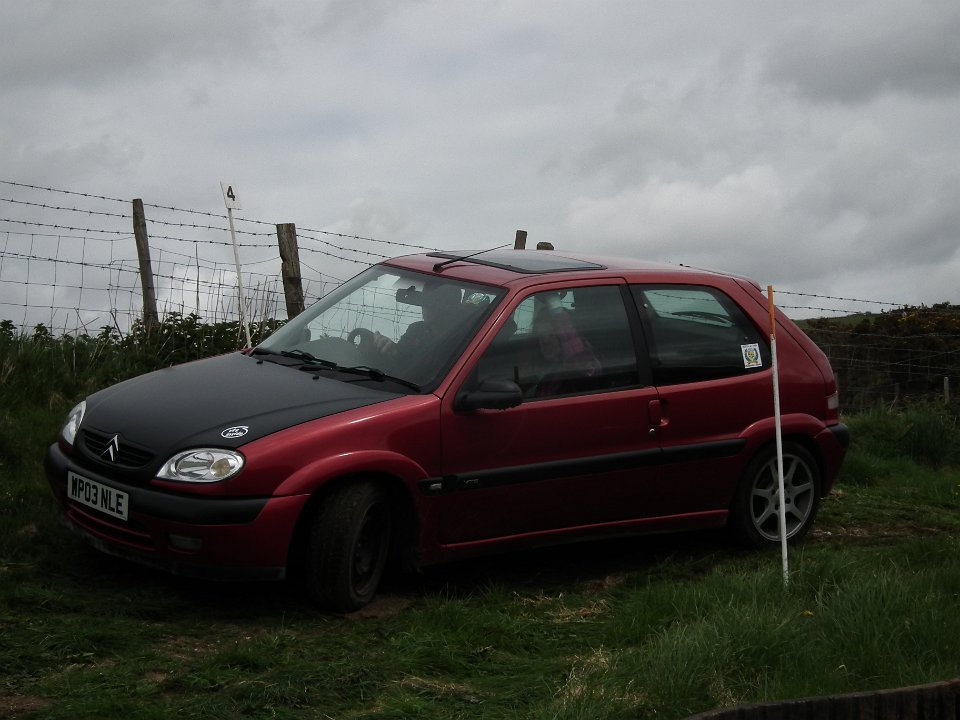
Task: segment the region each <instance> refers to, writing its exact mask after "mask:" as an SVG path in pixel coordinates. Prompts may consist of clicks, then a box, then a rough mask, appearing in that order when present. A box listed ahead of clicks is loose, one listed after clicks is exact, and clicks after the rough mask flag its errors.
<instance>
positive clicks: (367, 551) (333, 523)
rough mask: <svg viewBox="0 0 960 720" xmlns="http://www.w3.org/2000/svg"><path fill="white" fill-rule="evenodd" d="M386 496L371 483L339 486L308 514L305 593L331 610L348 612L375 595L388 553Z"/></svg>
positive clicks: (389, 527) (390, 522)
mask: <svg viewBox="0 0 960 720" xmlns="http://www.w3.org/2000/svg"><path fill="white" fill-rule="evenodd" d="M392 525H393V523H392V517H391V513H390V505H389V502H388V496H387V493H386V492H385V491H384V490H383V489H382V488H381V487H380V486H379V485H378V484H377V483H375V482H373V481H370V480H359V481H356V482H352V483H349V484H347V485H343V486H341V487H339V488H337V489H336V490H334V491H333V492H332V493H331V494H330V496H329V497H327V498H326V499H325V500H324V501H323V503H322V504H321V505H320V507H319V508H318V509H317V511H316V513H315V514H314V517H313V521H312V524H311V526H310V531H309V535H308V537H307V546H306V553H305V557H304V562H305V567H304V581H305V584H306V590H307V594H308V595H309V596H310V598H311V600H313V601H314V602H315V603H316V604H317V605H319V606H320V607H322V608H323V609H325V610H331V611H333V612H341V613H345V612H352V611H354V610H359V609H360V608H362V607H363V606H364V605H366V604H367V603H369V602H370V601H371V600H372V599H373V596H374V595H375V594H376V592H377V587H378V585H379V584H380V578H381V577H382V576H383V571H384V568H385V566H386V563H387V555H388V553H389V550H390V535H391V531H392Z"/></svg>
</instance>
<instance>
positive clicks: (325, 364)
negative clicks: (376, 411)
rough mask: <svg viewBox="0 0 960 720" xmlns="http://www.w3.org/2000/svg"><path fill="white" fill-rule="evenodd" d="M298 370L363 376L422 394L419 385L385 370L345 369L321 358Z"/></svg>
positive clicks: (368, 368)
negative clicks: (326, 371) (327, 371)
mask: <svg viewBox="0 0 960 720" xmlns="http://www.w3.org/2000/svg"><path fill="white" fill-rule="evenodd" d="M318 366H319V367H318ZM297 369H298V370H303V371H304V372H317V371H318V370H332V371H334V372H338V373H343V374H344V375H361V376H362V377H363V378H365V379H369V380H376V381H377V382H393V383H397V384H398V385H403V386H404V387H407V388H410V389H411V390H413V391H415V392H420V386H419V385H417V384H415V383H412V382H410V381H409V380H404V379H403V378H400V377H397V376H396V375H387V373H385V372H384V371H383V370H380V369H378V368H374V367H369V366H367V365H356V366H354V367H344V366H343V365H337V364H336V363H335V362H332V361H330V360H321V359H320V358H314V359H313V360H311V361H309V362H305V363H304V364H303V365H301V366H300V367H299V368H297ZM345 382H346V381H345Z"/></svg>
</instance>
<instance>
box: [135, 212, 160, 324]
mask: <svg viewBox="0 0 960 720" xmlns="http://www.w3.org/2000/svg"><path fill="white" fill-rule="evenodd" d="M133 237H134V239H135V240H136V241H137V258H138V259H139V260H140V286H141V288H143V325H144V327H145V328H146V331H147V334H148V335H149V334H150V333H151V331H152V330H153V328H154V327H155V326H156V325H157V323H158V322H159V318H158V316H157V293H156V290H155V289H154V286H153V266H152V265H151V264H150V242H149V239H148V238H147V216H146V215H145V214H144V212H143V200H141V199H140V198H137V199H136V200H134V201H133Z"/></svg>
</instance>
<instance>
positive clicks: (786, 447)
mask: <svg viewBox="0 0 960 720" xmlns="http://www.w3.org/2000/svg"><path fill="white" fill-rule="evenodd" d="M783 485H784V495H785V496H786V500H787V504H786V520H787V523H786V524H787V541H788V542H798V541H799V540H801V539H802V538H803V536H804V535H806V534H807V531H808V530H809V529H810V526H811V525H812V524H813V521H814V519H815V518H816V516H817V509H818V507H819V505H820V493H821V487H822V486H823V485H822V480H821V477H820V466H819V465H818V464H817V462H816V460H815V459H814V457H813V455H811V454H810V452H809V451H808V450H807V449H806V448H804V447H803V446H802V445H800V444H799V443H795V442H785V443H784V444H783ZM778 486H779V478H778V470H777V451H776V447H775V446H773V445H770V446H768V447H766V448H764V449H763V450H761V451H760V452H759V453H757V455H756V456H755V457H754V458H753V460H751V461H750V464H749V465H747V468H746V470H745V471H744V474H743V480H742V481H741V483H740V486H739V488H738V489H737V494H736V496H735V497H734V501H733V506H732V508H731V528H732V530H733V531H734V533H735V534H736V535H737V536H738V537H739V538H740V539H741V540H743V541H745V542H746V543H747V544H749V545H752V546H754V547H758V548H763V547H769V546H771V545H779V544H780V518H779V503H778V499H777V496H778V495H779V488H778Z"/></svg>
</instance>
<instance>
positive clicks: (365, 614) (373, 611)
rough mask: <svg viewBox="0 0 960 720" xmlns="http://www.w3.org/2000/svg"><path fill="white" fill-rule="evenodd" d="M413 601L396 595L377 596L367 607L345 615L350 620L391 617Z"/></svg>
mask: <svg viewBox="0 0 960 720" xmlns="http://www.w3.org/2000/svg"><path fill="white" fill-rule="evenodd" d="M412 603H413V600H411V599H410V598H405V597H399V596H396V595H383V596H377V597H375V598H374V599H373V602H371V603H370V604H369V605H367V606H366V607H362V608H360V609H359V610H357V611H356V612H352V613H349V614H347V615H344V617H345V618H347V619H348V620H369V619H371V618H381V619H382V618H391V617H394V616H396V615H399V614H400V613H401V612H403V611H404V610H406V609H407V608H408V607H410V605H411V604H412Z"/></svg>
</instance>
